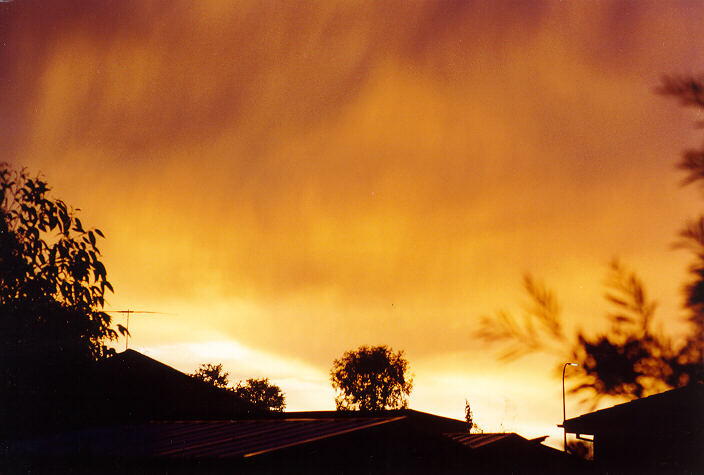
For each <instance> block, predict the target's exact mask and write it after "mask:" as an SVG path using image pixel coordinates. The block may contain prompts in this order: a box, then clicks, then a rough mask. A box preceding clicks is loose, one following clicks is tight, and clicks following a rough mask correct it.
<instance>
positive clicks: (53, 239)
mask: <svg viewBox="0 0 704 475" xmlns="http://www.w3.org/2000/svg"><path fill="white" fill-rule="evenodd" d="M49 191H50V189H49V187H48V185H47V183H46V182H45V181H44V180H42V179H41V178H38V177H36V178H35V177H31V176H30V175H29V174H28V172H27V171H26V170H24V169H23V170H14V169H12V168H11V167H10V166H9V165H8V164H4V163H3V164H0V397H2V401H0V411H1V414H0V417H1V419H2V422H3V424H1V425H2V429H3V430H5V431H12V430H14V429H17V428H18V427H28V426H31V425H32V421H34V422H36V423H37V424H43V425H50V424H51V421H52V420H53V419H55V418H56V417H59V414H58V412H59V411H58V410H57V408H56V407H54V408H53V409H52V405H55V404H56V403H57V401H58V400H59V399H61V398H62V397H64V396H66V397H68V396H67V394H66V392H67V391H69V392H70V391H72V389H71V388H69V387H68V386H70V385H78V383H79V382H82V383H84V384H86V383H85V380H84V379H85V378H82V377H81V375H83V374H85V373H82V371H85V370H86V368H87V367H88V366H90V364H91V363H92V362H94V361H96V360H97V359H99V358H102V357H104V356H107V355H110V354H112V353H114V351H113V350H112V349H110V348H108V347H107V346H106V345H105V343H106V341H108V340H111V339H115V338H116V337H117V335H118V332H120V333H123V334H124V333H125V332H126V329H125V328H124V327H122V326H120V325H118V327H117V330H115V329H113V328H111V326H110V323H111V322H110V316H109V315H108V314H107V313H105V312H103V311H102V308H103V305H104V304H105V293H106V291H112V290H113V289H112V286H111V285H110V283H109V282H108V280H107V271H106V269H105V266H104V265H103V263H102V261H101V256H100V250H99V249H98V246H97V241H98V239H100V238H102V237H103V233H102V232H101V231H100V230H99V229H87V228H84V226H83V224H82V222H81V220H80V219H79V218H78V216H77V214H76V212H77V211H78V210H74V209H72V208H70V207H69V206H68V205H66V203H64V202H63V201H61V200H55V199H51V198H50V196H49ZM69 375H72V377H71V376H69ZM69 381H70V382H69ZM71 397H72V398H74V399H78V397H74V396H71ZM42 417H45V418H46V419H45V420H43V421H40V418H42Z"/></svg>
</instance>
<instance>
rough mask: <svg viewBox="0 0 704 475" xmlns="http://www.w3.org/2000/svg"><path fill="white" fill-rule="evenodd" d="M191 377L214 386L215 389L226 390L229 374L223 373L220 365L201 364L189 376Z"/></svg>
mask: <svg viewBox="0 0 704 475" xmlns="http://www.w3.org/2000/svg"><path fill="white" fill-rule="evenodd" d="M190 376H191V377H193V378H195V379H197V380H199V381H203V382H204V383H207V384H210V385H212V386H215V387H216V388H223V389H224V388H227V385H228V384H229V376H230V373H227V372H223V370H222V364H217V365H214V364H202V365H200V367H199V368H198V369H197V370H196V371H195V373H192V374H191V375H190Z"/></svg>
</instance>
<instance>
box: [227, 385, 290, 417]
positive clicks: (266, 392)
mask: <svg viewBox="0 0 704 475" xmlns="http://www.w3.org/2000/svg"><path fill="white" fill-rule="evenodd" d="M234 391H235V394H237V395H238V396H239V397H240V398H242V399H244V400H245V401H247V402H249V403H250V404H252V406H254V410H255V411H273V412H283V411H284V409H286V396H285V395H284V393H283V392H282V391H281V388H280V387H278V386H276V385H275V384H271V383H269V378H261V379H254V378H249V379H248V380H247V382H246V383H245V384H242V382H241V381H240V382H239V383H238V384H237V387H235V389H234Z"/></svg>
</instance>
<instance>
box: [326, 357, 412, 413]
mask: <svg viewBox="0 0 704 475" xmlns="http://www.w3.org/2000/svg"><path fill="white" fill-rule="evenodd" d="M407 371H408V361H406V359H405V358H404V357H403V351H399V352H397V353H394V352H393V350H392V349H391V348H389V347H387V346H386V345H383V346H373V347H369V346H360V347H359V348H358V349H357V350H355V351H347V352H345V354H344V355H342V358H340V359H336V360H335V361H334V362H333V367H332V370H330V379H331V381H332V386H333V388H334V389H335V390H336V391H337V392H338V394H337V396H336V397H335V404H336V406H337V409H338V410H361V411H379V410H383V409H400V408H405V407H407V405H408V401H407V396H408V395H409V394H410V392H411V389H413V380H412V378H411V377H409V376H407V375H406V372H407Z"/></svg>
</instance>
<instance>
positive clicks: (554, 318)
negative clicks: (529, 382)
mask: <svg viewBox="0 0 704 475" xmlns="http://www.w3.org/2000/svg"><path fill="white" fill-rule="evenodd" d="M657 92H658V93H660V94H664V95H670V96H674V97H676V98H678V99H680V102H681V103H682V104H683V105H685V106H691V107H695V108H698V109H700V110H701V109H704V76H702V77H699V78H691V77H665V78H664V79H663V81H662V84H661V86H660V87H659V88H658V89H657ZM699 125H700V126H704V122H700V123H699ZM677 167H678V168H680V169H681V170H684V171H685V172H686V174H687V175H686V177H685V179H684V180H683V184H685V185H687V184H692V183H696V184H699V185H700V186H701V187H702V190H703V191H704V146H703V147H702V148H701V149H698V150H686V151H685V152H684V154H683V156H682V159H681V161H680V162H679V163H678V164H677ZM679 238H680V239H679V241H677V243H676V244H675V246H676V247H678V248H686V249H689V250H690V251H693V253H694V255H695V260H694V262H693V264H692V265H691V267H690V278H689V281H688V282H687V284H686V285H685V288H684V294H685V300H684V307H685V309H686V310H687V311H688V313H689V316H688V321H689V324H690V330H691V331H690V332H689V334H688V335H687V336H686V339H685V341H684V343H680V344H679V345H673V343H672V342H671V341H670V339H669V338H668V337H667V336H666V335H664V334H663V332H662V331H661V330H659V329H658V330H655V329H653V316H654V314H655V309H656V304H655V302H654V301H652V300H650V299H649V298H648V296H647V293H646V291H645V286H644V284H643V282H642V281H641V280H640V279H639V278H638V276H637V275H636V274H635V273H633V272H631V271H629V270H627V269H625V268H624V267H623V266H622V265H621V264H620V263H618V262H617V261H614V262H613V263H612V264H611V267H610V270H609V277H608V280H607V292H606V294H605V298H606V300H607V301H608V302H609V303H610V304H611V305H612V306H613V307H614V309H615V311H614V312H612V313H610V314H608V315H607V318H608V320H609V321H610V323H611V326H610V330H609V332H608V333H606V334H600V335H597V336H594V337H591V336H588V335H587V334H586V333H584V332H583V331H581V330H578V331H577V332H576V333H575V335H574V336H573V337H568V335H566V334H565V332H564V330H563V327H562V323H561V322H562V320H561V315H560V306H559V305H558V303H557V300H556V298H555V296H554V294H553V293H552V292H551V291H549V290H548V289H547V287H545V286H544V285H543V284H540V283H536V281H535V280H534V279H533V278H532V277H530V276H526V277H525V279H524V286H525V288H526V291H527V293H528V295H529V296H530V299H531V303H532V305H531V307H530V308H528V309H527V311H526V313H525V314H524V315H523V318H521V319H518V318H515V317H514V316H513V315H512V314H509V313H507V312H499V313H498V314H497V315H496V316H494V317H485V318H483V319H482V321H481V328H480V330H479V331H478V333H477V335H478V336H479V337H480V338H482V339H484V340H485V341H487V342H490V343H498V344H501V345H502V346H504V347H505V351H504V353H503V354H502V355H501V358H502V359H505V360H511V359H515V358H518V357H521V356H523V355H525V354H527V353H531V352H534V351H548V352H552V353H554V354H556V355H558V357H559V358H560V361H561V362H563V361H578V362H579V363H580V365H581V366H582V369H583V377H582V382H581V383H580V384H578V385H577V386H575V387H573V388H572V389H571V391H572V392H584V391H591V392H592V393H593V394H594V395H595V396H596V398H594V399H593V404H594V405H596V403H597V400H598V398H599V397H601V396H603V395H607V394H608V395H614V396H625V397H628V398H634V397H641V396H643V395H646V394H648V393H654V392H659V391H662V390H666V389H670V388H674V387H678V386H683V385H686V384H690V383H693V382H696V381H702V380H703V379H704V216H702V217H699V218H698V219H697V220H693V221H690V222H688V223H687V224H686V226H685V227H684V228H683V229H682V230H681V231H680V233H679ZM565 342H571V343H570V344H571V348H570V350H569V351H565V350H564V349H563V348H565ZM560 367H561V366H560Z"/></svg>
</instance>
